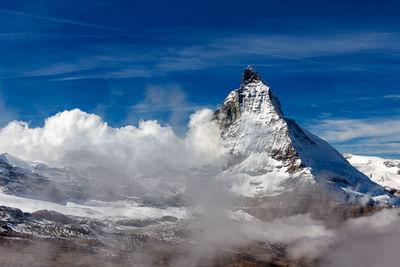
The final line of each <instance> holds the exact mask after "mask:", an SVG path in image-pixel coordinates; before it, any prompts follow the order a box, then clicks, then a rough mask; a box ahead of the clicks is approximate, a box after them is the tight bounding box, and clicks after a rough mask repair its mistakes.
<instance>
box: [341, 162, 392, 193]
mask: <svg viewBox="0 0 400 267" xmlns="http://www.w3.org/2000/svg"><path fill="white" fill-rule="evenodd" d="M344 157H345V158H346V159H347V160H348V161H349V162H350V164H351V165H353V166H354V167H356V168H357V169H358V170H359V171H361V172H362V173H364V174H365V175H366V176H368V177H369V178H370V179H371V180H372V181H374V182H376V183H378V184H380V185H382V186H384V187H386V188H387V189H389V190H390V189H395V190H397V191H400V160H395V159H384V158H380V157H373V156H360V155H353V154H344Z"/></svg>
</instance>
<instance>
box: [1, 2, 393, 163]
mask: <svg viewBox="0 0 400 267" xmlns="http://www.w3.org/2000/svg"><path fill="white" fill-rule="evenodd" d="M399 12H400V4H397V3H396V2H395V1H394V2H390V1H384V2H377V1H351V2H350V3H349V1H330V2H329V3H328V2H327V1H235V0H231V1H103V0H98V1H82V0H80V1H75V0H69V1H61V0H60V1H26V0H22V1H7V0H2V1H0V112H1V114H2V116H1V117H0V125H1V126H4V125H6V124H7V122H9V121H10V120H14V119H16V120H22V121H29V122H30V125H31V127H36V126H41V125H43V123H44V120H45V118H47V117H49V116H52V115H54V114H55V113H57V112H59V111H63V110H65V109H73V108H80V109H82V110H84V111H87V112H91V113H96V114H99V115H101V116H102V117H103V118H104V120H105V121H107V122H108V123H109V124H110V125H111V126H114V127H119V126H124V125H127V124H133V125H137V123H138V121H139V120H140V119H157V120H159V121H160V122H161V123H162V124H169V125H172V126H173V127H174V129H175V131H176V132H178V133H183V132H184V131H185V124H186V122H187V120H188V117H189V115H190V114H191V113H192V112H193V111H194V110H196V109H199V108H202V107H208V108H211V109H214V108H215V107H216V106H217V105H218V104H220V103H221V102H222V101H223V99H224V98H225V96H226V95H227V94H228V93H229V92H230V91H231V90H233V89H236V88H237V87H238V86H239V85H240V80H241V73H242V71H243V70H244V68H245V67H246V66H247V65H249V64H250V65H253V66H254V68H255V69H256V70H257V71H258V72H260V73H261V74H262V76H263V77H264V79H265V80H267V82H268V84H269V85H270V86H271V87H272V88H273V90H274V91H275V92H276V94H277V95H278V96H279V98H280V100H281V102H282V104H283V109H284V112H285V115H286V116H287V117H290V118H294V119H296V120H297V121H298V122H299V123H300V124H301V125H302V126H304V127H305V128H307V129H310V130H311V131H313V132H314V133H317V134H319V135H320V136H322V137H323V138H325V139H326V140H328V141H329V142H331V143H332V144H334V146H335V147H336V148H338V149H339V150H340V151H341V152H352V153H358V154H370V155H381V156H389V157H397V158H400V134H399V132H400V115H399V114H400V87H399V81H400V67H399V66H400V64H399V63H400V18H399V15H398V14H399Z"/></svg>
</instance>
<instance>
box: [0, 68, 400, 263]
mask: <svg viewBox="0 0 400 267" xmlns="http://www.w3.org/2000/svg"><path fill="white" fill-rule="evenodd" d="M208 114H210V112H209V111H208ZM212 121H213V122H215V123H216V124H217V126H219V129H220V134H221V135H220V137H221V138H219V135H218V133H219V132H218V130H217V126H216V125H215V124H213V123H212V122H210V120H209V117H206V122H207V126H208V125H211V126H212V128H213V133H214V135H213V137H215V138H216V139H218V142H216V143H218V146H216V147H218V149H216V150H212V152H211V154H213V153H216V152H215V151H218V153H219V152H221V154H222V158H223V160H221V162H222V163H221V162H218V164H214V165H213V164H212V163H213V160H210V161H207V162H210V164H207V165H204V164H200V166H195V167H193V166H192V165H190V167H189V168H181V169H179V170H178V171H177V170H175V169H174V172H173V173H174V174H175V173H176V174H177V175H179V176H181V177H179V179H176V178H175V177H174V179H172V180H169V179H168V178H167V177H165V179H164V180H163V179H162V178H163V176H162V174H163V173H162V172H161V174H160V176H156V177H152V176H151V175H150V177H147V176H143V175H140V174H137V173H135V172H134V171H133V172H132V173H129V172H124V174H121V172H120V171H118V168H115V167H114V168H113V167H111V165H109V164H108V163H109V162H108V161H102V164H100V165H96V167H87V168H80V169H75V168H74V166H68V167H59V168H55V167H51V166H48V165H46V164H43V163H38V162H30V161H25V160H22V159H20V158H17V157H15V156H12V155H10V154H1V155H0V191H1V192H0V240H1V241H7V242H0V243H1V244H0V249H2V253H3V252H4V251H5V252H4V255H14V253H15V251H17V255H18V256H17V257H8V258H10V259H13V260H14V259H15V261H14V262H11V263H16V264H10V265H18V266H19V264H20V263H21V261H24V262H25V259H24V258H23V257H20V254H21V255H22V254H24V255H29V257H27V259H28V260H27V261H28V263H27V264H25V265H26V266H31V264H32V260H35V262H34V263H37V264H36V265H41V266H42V265H43V258H44V257H43V255H42V254H40V253H38V252H41V253H43V251H44V252H47V251H48V249H49V248H52V249H53V250H52V251H50V252H49V253H48V255H47V254H45V255H44V256H45V257H47V258H48V259H47V261H48V262H50V263H49V265H46V264H45V266H53V265H62V266H64V265H65V266H69V265H71V262H73V265H79V264H77V259H82V265H85V266H131V265H132V263H133V262H134V263H139V264H138V266H139V265H140V266H214V265H218V266H225V265H227V264H225V265H224V264H222V263H221V262H220V263H219V264H211V263H208V264H207V263H205V264H201V261H199V262H200V264H199V262H196V261H193V262H192V263H190V262H189V263H190V264H187V263H188V262H187V261H185V262H184V264H180V265H179V264H178V265H177V264H176V262H175V260H176V258H177V257H178V256H179V255H181V254H182V255H181V257H182V258H185V260H187V259H186V258H187V254H188V253H194V254H195V255H197V256H198V257H205V258H207V260H208V258H209V255H210V254H213V255H214V254H217V255H216V257H218V256H219V255H218V254H221V255H222V258H225V259H226V258H227V253H228V255H230V256H229V257H228V258H230V260H232V259H233V262H238V263H239V262H241V259H245V261H244V262H247V263H249V260H250V263H251V262H253V263H254V264H256V265H257V266H258V265H264V264H261V263H265V264H266V265H268V266H269V265H273V266H289V265H290V264H289V263H290V262H291V260H292V259H290V258H288V257H287V255H289V254H288V253H287V252H288V245H289V242H290V241H289V240H287V237H288V236H291V235H293V234H294V235H298V233H300V234H301V232H302V231H303V230H304V229H305V230H306V231H305V232H307V231H309V232H308V233H306V234H305V235H304V236H305V237H306V238H304V236H302V235H301V237H300V238H301V239H305V240H312V239H309V238H310V237H318V235H317V236H315V234H316V231H315V229H320V230H321V229H322V228H323V227H322V225H319V224H320V223H319V222H318V225H317V226H316V227H317V228H313V227H309V226H308V224H310V223H312V221H311V217H310V218H308V217H307V216H303V215H299V214H301V213H312V214H313V216H314V217H315V218H320V219H321V220H324V222H325V221H328V222H329V223H331V224H334V223H335V222H336V220H339V221H340V220H344V219H346V218H349V217H358V216H362V215H365V214H370V213H373V212H375V211H378V210H380V209H382V208H383V207H382V206H379V205H386V206H398V205H400V200H399V198H397V197H396V195H397V191H395V190H394V191H393V190H392V189H400V182H399V181H398V180H399V179H398V178H400V174H399V173H400V162H399V161H389V160H384V159H380V158H374V157H361V156H354V155H345V157H343V156H342V155H341V154H340V153H338V152H337V151H336V150H335V149H334V148H333V147H332V146H330V145H329V144H328V143H327V142H325V141H324V140H322V139H320V138H319V137H317V136H315V135H313V134H312V133H310V132H308V131H307V130H305V129H303V128H302V127H300V126H299V125H298V124H297V123H296V122H295V121H294V120H291V119H287V118H285V117H284V115H283V112H282V109H281V104H280V102H279V100H278V98H277V97H276V95H275V94H274V92H273V91H272V90H271V89H270V88H269V86H268V85H267V84H266V82H265V81H264V80H263V79H262V78H261V77H260V75H259V74H258V73H257V72H256V71H255V70H254V69H252V68H251V67H248V68H247V69H246V70H245V71H244V73H243V78H242V84H241V86H240V87H239V89H237V90H234V91H232V92H231V93H230V94H229V95H228V97H227V98H226V99H225V101H224V102H223V104H222V105H221V107H219V108H218V109H217V110H216V111H215V113H214V115H213V117H212ZM214 130H215V131H214ZM195 137H196V136H195ZM195 137H194V138H195ZM200 142H203V143H204V142H205V143H206V142H207V139H206V140H200ZM221 143H222V146H220V144H221ZM206 144H208V143H206ZM221 147H222V148H221ZM166 149H167V147H166ZM171 155H173V153H171ZM211 158H212V159H214V157H211ZM346 159H347V160H346ZM349 162H350V163H351V164H353V166H352V165H351V164H350V163H349ZM150 163H151V164H157V161H155V163H153V162H150ZM151 164H149V165H151ZM114 166H115V165H114ZM117 166H118V165H117ZM163 166H164V165H163ZM357 169H358V170H357ZM179 182H181V184H179ZM293 214H296V215H298V216H290V217H288V225H293V227H294V228H295V230H294V231H290V230H288V229H290V228H287V226H288V225H285V224H284V225H283V232H284V236H285V237H284V238H283V239H279V238H278V239H274V238H273V236H274V232H275V231H276V229H279V227H280V225H281V224H282V221H279V219H278V221H273V222H271V224H268V223H267V224H266V226H264V223H265V221H268V220H270V219H271V220H275V219H277V218H279V217H286V216H287V215H293ZM325 215H326V216H325ZM297 220H300V224H299V222H297ZM302 220H305V221H306V222H307V223H306V224H304V227H305V228H304V227H303V228H302V227H301V225H302V223H303V222H302ZM327 225H328V224H327ZM259 227H261V228H259ZM264 227H267V228H264ZM291 227H292V226H291ZM298 227H300V228H298ZM308 228H309V230H307V229H308ZM246 229H247V230H246ZM257 229H258V230H257ZM265 229H268V231H270V232H268V231H267V233H270V234H265ZM302 229H303V230H302ZM322 230H323V229H322ZM281 231H282V230H281ZM327 231H328V230H327ZM329 231H330V230H329ZM329 231H328V235H327V236H329V235H330V232H329ZM242 232H243V233H244V235H242V234H243V233H242ZM317 232H318V231H317ZM235 233H239V235H235ZM251 233H253V234H251ZM260 233H261V234H262V235H265V236H270V235H271V236H272V239H271V240H270V239H269V237H268V238H264V239H258V238H259V234H260ZM248 235H250V236H253V237H250V238H247V236H248ZM232 236H237V238H236V239H235V238H232ZM254 236H256V237H254ZM243 238H244V239H245V241H244V242H241V239H243ZM247 239H248V240H247ZM317 239H318V238H317ZM246 240H247V241H246ZM318 240H319V239H318ZM255 241H256V242H255ZM261 241H262V242H261ZM220 242H225V243H220ZM292 242H293V241H292ZM306 242H308V241H306ZM49 244H50V245H49ZM249 244H251V246H250V247H249ZM240 245H242V246H245V248H244V250H241V249H242V248H241V247H240ZM335 246H336V244H335ZM205 247H206V248H208V250H207V249H204V248H205ZM232 247H234V248H232ZM43 248H45V249H43ZM210 248H211V249H210ZM250 248H251V249H250ZM185 249H186V250H185ZM253 249H254V250H253ZM219 250H220V251H221V252H216V251H219ZM312 250H313V251H314V250H315V249H314V247H313V246H312ZM20 251H23V252H20ZM199 251H200V252H201V253H202V254H201V253H200V254H199ZM243 251H244V253H243V254H242V252H243ZM210 252H212V253H210ZM7 253H8V254H7ZM66 253H67V254H66ZM58 255H69V256H64V257H58ZM143 255H144V256H143ZM260 255H270V256H271V257H269V256H268V257H265V259H263V260H261V259H260V257H259V256H260ZM56 257H58V258H56ZM149 257H150V259H152V260H151V261H149ZM199 259H200V258H199ZM199 259H197V260H199ZM107 260H108V262H107ZM210 260H213V259H210ZM108 263H110V265H108ZM111 263H112V264H111ZM140 263H143V264H140ZM250 263H249V264H250ZM297 263H298V262H295V265H296V266H303V265H301V264H297ZM114 264H115V265H114ZM25 265H23V266H25ZM34 265H35V264H34ZM239 265H240V266H242V264H239ZM239 265H238V266H239ZM250 265H251V264H250ZM235 266H236V265H235ZM252 266H253V265H252ZM304 266H309V264H305V265H304Z"/></svg>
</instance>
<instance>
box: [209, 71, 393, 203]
mask: <svg viewBox="0 0 400 267" xmlns="http://www.w3.org/2000/svg"><path fill="white" fill-rule="evenodd" d="M213 119H214V120H215V121H216V122H217V123H218V124H219V126H220V128H221V131H222V134H221V136H222V140H223V144H224V147H225V148H226V149H227V151H228V155H229V162H230V164H229V166H228V168H227V170H225V176H226V177H227V176H229V177H233V176H235V177H236V181H234V182H233V183H232V189H233V191H235V192H236V193H239V194H242V195H245V196H249V197H251V196H255V195H276V194H280V193H284V192H288V191H291V190H294V189H295V188H296V189H298V188H299V187H303V186H305V187H321V188H323V189H324V190H325V191H326V192H329V193H330V194H331V195H332V196H333V197H334V198H336V199H337V200H338V201H341V202H363V203H367V202H369V201H372V202H379V203H383V204H394V203H398V201H399V200H398V199H397V198H396V197H394V196H392V195H390V194H388V193H386V192H385V190H384V188H382V187H381V186H379V185H378V184H376V183H374V182H373V181H371V180H370V179H369V178H368V177H366V176H365V175H364V174H363V173H361V172H359V171H358V170H357V169H356V168H354V167H353V166H351V165H350V164H349V163H348V162H347V160H346V159H345V158H343V157H342V155H341V154H340V153H339V152H337V151H336V150H335V149H334V148H333V147H332V146H330V145H329V144H328V143H327V142H325V141H324V140H322V139H320V138H319V137H317V136H315V135H313V134H311V133H309V132H308V131H306V130H304V129H303V128H301V127H300V126H299V125H298V124H297V123H296V122H295V121H294V120H291V119H287V118H285V117H284V116H283V112H282V110H281V105H280V102H279V100H278V98H277V97H276V96H275V94H274V92H273V91H272V90H271V89H270V88H269V87H268V86H267V84H266V82H265V81H264V80H263V79H262V78H261V77H260V75H259V74H258V73H257V72H255V71H254V69H253V68H251V67H248V68H247V69H246V70H245V71H244V73H243V78H242V84H241V86H240V88H239V89H237V90H234V91H232V92H231V93H230V94H229V95H228V97H227V98H226V99H225V100H224V102H223V104H222V106H221V107H220V108H218V109H217V110H216V112H215V113H214V117H213Z"/></svg>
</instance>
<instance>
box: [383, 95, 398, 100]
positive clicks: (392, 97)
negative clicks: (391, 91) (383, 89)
mask: <svg viewBox="0 0 400 267" xmlns="http://www.w3.org/2000/svg"><path fill="white" fill-rule="evenodd" d="M384 98H391V99H400V95H385V96H384Z"/></svg>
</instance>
